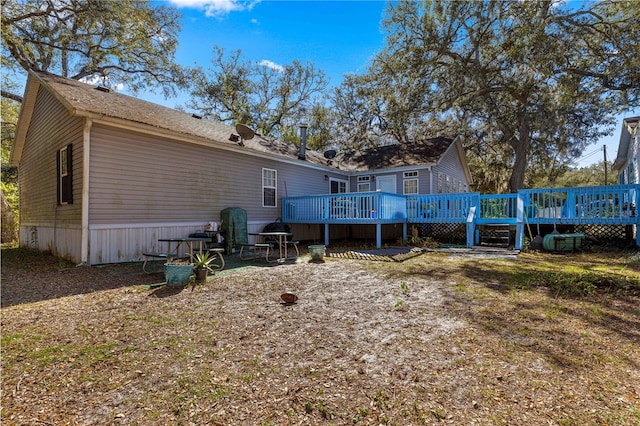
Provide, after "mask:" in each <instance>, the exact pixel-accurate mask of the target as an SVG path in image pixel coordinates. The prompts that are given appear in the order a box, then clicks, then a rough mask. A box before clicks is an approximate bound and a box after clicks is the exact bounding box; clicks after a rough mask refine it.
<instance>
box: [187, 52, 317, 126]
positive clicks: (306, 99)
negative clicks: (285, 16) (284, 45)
mask: <svg viewBox="0 0 640 426" xmlns="http://www.w3.org/2000/svg"><path fill="white" fill-rule="evenodd" d="M326 87H327V80H326V77H325V74H324V72H323V71H321V70H318V69H316V68H315V66H314V65H313V64H312V63H307V64H305V65H303V64H301V63H300V62H299V61H293V63H291V64H288V65H277V64H273V63H267V62H264V61H263V62H255V61H249V60H247V59H244V58H243V57H242V52H241V51H240V50H238V51H235V52H232V53H231V54H229V55H227V54H226V52H225V51H224V49H222V48H220V47H218V46H216V47H214V49H213V58H212V59H211V67H210V68H209V69H207V70H205V69H203V68H202V67H200V68H198V69H197V70H196V73H195V77H194V78H193V82H192V86H191V100H190V101H189V103H188V104H187V106H188V107H189V108H192V109H194V110H196V111H198V112H200V113H201V114H202V115H203V116H206V117H209V118H212V119H215V120H219V121H222V122H225V123H229V124H236V123H244V124H249V125H251V126H254V127H255V128H256V130H257V131H258V132H259V133H261V134H263V135H268V136H275V137H279V136H281V135H282V134H285V133H286V127H287V126H291V125H295V124H296V123H299V122H300V121H301V120H308V119H309V118H307V117H305V115H306V112H307V111H309V110H311V107H312V105H313V102H314V100H315V98H316V97H319V96H320V95H321V94H322V92H323V91H324V90H325V89H326Z"/></svg>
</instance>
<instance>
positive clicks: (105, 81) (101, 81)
mask: <svg viewBox="0 0 640 426" xmlns="http://www.w3.org/2000/svg"><path fill="white" fill-rule="evenodd" d="M80 81H81V82H83V83H87V84H90V85H92V86H104V87H108V88H109V89H111V90H113V91H114V92H121V91H122V90H123V89H124V84H122V83H112V82H111V81H110V80H109V77H103V76H101V75H98V74H94V75H90V76H87V77H83V78H81V79H80Z"/></svg>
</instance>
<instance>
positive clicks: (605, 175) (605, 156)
mask: <svg viewBox="0 0 640 426" xmlns="http://www.w3.org/2000/svg"><path fill="white" fill-rule="evenodd" d="M602 150H603V151H604V186H607V182H608V180H607V146H606V145H602Z"/></svg>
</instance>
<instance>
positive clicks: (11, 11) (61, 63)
mask: <svg viewBox="0 0 640 426" xmlns="http://www.w3.org/2000/svg"><path fill="white" fill-rule="evenodd" d="M179 31H180V24H179V14H178V13H177V11H176V10H175V9H173V8H169V7H165V6H160V5H155V4H152V3H149V2H147V1H144V0H118V1H103V0H14V1H7V0H2V64H3V66H6V67H9V68H10V69H12V70H13V71H17V70H36V71H42V72H49V73H52V74H57V75H60V76H63V77H67V78H71V79H74V80H79V79H82V78H91V77H102V78H104V79H105V81H104V83H105V84H107V85H115V84H122V85H125V86H127V87H128V88H129V89H130V90H131V91H132V92H134V93H135V92H137V91H139V90H141V89H143V88H150V89H154V88H156V87H158V88H160V89H161V90H162V91H163V93H164V94H165V96H169V95H173V94H175V89H176V87H177V86H180V85H183V84H184V73H183V71H182V69H181V67H179V66H178V65H177V64H175V62H174V61H173V57H174V53H175V50H176V47H177V44H178V38H177V35H178V33H179ZM3 95H6V96H10V94H9V93H3ZM13 98H14V99H16V97H15V96H14V97H13Z"/></svg>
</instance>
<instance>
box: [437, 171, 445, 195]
mask: <svg viewBox="0 0 640 426" xmlns="http://www.w3.org/2000/svg"><path fill="white" fill-rule="evenodd" d="M443 192H444V175H443V174H442V173H440V172H438V194H442V193H443Z"/></svg>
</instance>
